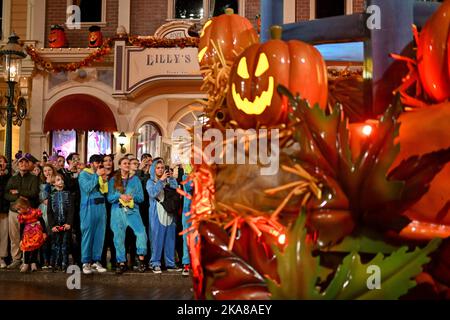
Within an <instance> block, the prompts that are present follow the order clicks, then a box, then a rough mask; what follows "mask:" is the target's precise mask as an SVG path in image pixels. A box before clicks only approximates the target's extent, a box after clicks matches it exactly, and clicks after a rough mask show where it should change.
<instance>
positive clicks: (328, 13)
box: [316, 0, 346, 19]
mask: <svg viewBox="0 0 450 320" xmlns="http://www.w3.org/2000/svg"><path fill="white" fill-rule="evenodd" d="M345 6H346V0H316V19H320V18H326V17H334V16H342V15H344V14H345V12H346V10H345V9H346V8H345Z"/></svg>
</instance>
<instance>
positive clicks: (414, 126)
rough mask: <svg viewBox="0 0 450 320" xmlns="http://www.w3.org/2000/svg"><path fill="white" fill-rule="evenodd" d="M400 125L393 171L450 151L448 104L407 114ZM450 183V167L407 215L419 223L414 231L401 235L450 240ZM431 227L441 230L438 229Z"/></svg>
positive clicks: (409, 229) (413, 227) (449, 106)
mask: <svg viewBox="0 0 450 320" xmlns="http://www.w3.org/2000/svg"><path fill="white" fill-rule="evenodd" d="M400 123H401V125H400V133H399V137H398V142H399V143H400V153H399V155H398V157H397V159H396V161H395V163H394V164H393V166H392V167H393V168H394V167H396V166H397V165H398V164H399V163H400V162H401V161H402V160H405V159H408V158H409V157H412V156H415V155H423V154H426V153H430V152H433V151H438V150H441V149H447V148H450V131H449V130H448V124H449V123H450V103H449V102H446V103H441V104H438V105H432V106H428V107H427V108H422V109H418V110H416V111H411V112H407V113H404V114H402V115H401V116H400ZM449 181H450V164H447V165H446V166H445V167H444V168H443V169H442V171H441V172H440V173H439V174H438V175H437V176H436V177H435V178H434V179H433V181H432V182H431V184H430V188H429V190H428V192H427V193H426V194H425V195H424V196H423V197H422V198H421V199H420V200H419V201H418V202H417V203H416V204H415V205H414V206H412V207H411V208H410V209H409V210H408V211H407V212H406V213H405V214H406V215H407V216H408V217H409V218H410V219H412V220H415V221H416V222H415V224H413V225H411V228H406V229H405V230H404V231H402V235H404V236H405V237H408V238H429V239H431V238H434V237H435V236H439V234H440V233H442V232H444V233H447V236H450V233H449V232H450V183H449ZM422 224H423V227H422ZM430 224H433V225H440V226H441V227H440V228H439V227H438V226H436V227H438V228H435V227H433V226H432V225H430ZM433 229H435V230H434V231H433ZM445 230H447V231H445Z"/></svg>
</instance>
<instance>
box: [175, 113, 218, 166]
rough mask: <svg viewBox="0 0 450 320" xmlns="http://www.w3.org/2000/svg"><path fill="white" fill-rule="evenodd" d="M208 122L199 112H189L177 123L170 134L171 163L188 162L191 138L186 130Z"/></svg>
mask: <svg viewBox="0 0 450 320" xmlns="http://www.w3.org/2000/svg"><path fill="white" fill-rule="evenodd" d="M208 120H209V119H208V117H207V116H206V115H205V114H204V113H202V112H200V111H189V112H188V113H187V114H186V115H185V116H183V117H182V118H181V119H180V120H179V121H178V123H177V125H176V126H175V130H174V132H173V133H172V150H171V162H172V163H188V162H190V157H191V152H192V138H191V135H190V133H189V131H188V130H189V129H191V128H192V127H193V126H199V125H205V124H206V123H207V122H208Z"/></svg>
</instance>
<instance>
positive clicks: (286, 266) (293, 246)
mask: <svg viewBox="0 0 450 320" xmlns="http://www.w3.org/2000/svg"><path fill="white" fill-rule="evenodd" d="M305 220H306V214H305V211H304V210H303V213H302V214H300V215H299V218H298V219H297V221H296V223H295V225H294V227H293V228H292V229H291V230H290V231H289V233H288V241H289V244H288V245H287V246H286V248H285V250H284V252H283V253H281V252H280V251H279V250H278V249H277V248H276V247H274V251H275V254H276V256H277V262H278V263H277V269H278V275H279V277H280V283H277V282H275V281H274V280H272V279H267V286H268V288H269V291H270V293H271V294H272V299H276V300H278V299H282V300H288V299H319V298H320V294H319V292H318V291H317V290H316V282H317V279H318V278H319V272H320V269H321V267H320V266H319V258H318V257H317V258H314V257H313V256H312V255H311V250H312V244H310V243H308V242H307V241H306V229H305Z"/></svg>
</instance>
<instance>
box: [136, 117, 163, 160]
mask: <svg viewBox="0 0 450 320" xmlns="http://www.w3.org/2000/svg"><path fill="white" fill-rule="evenodd" d="M138 132H139V136H138V139H137V146H136V156H137V157H138V159H140V158H141V156H142V154H144V153H150V154H151V155H152V156H153V157H158V156H160V155H161V131H160V130H159V128H158V126H157V125H156V124H154V123H153V122H147V123H145V124H144V125H142V127H140V128H139V130H138Z"/></svg>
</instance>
